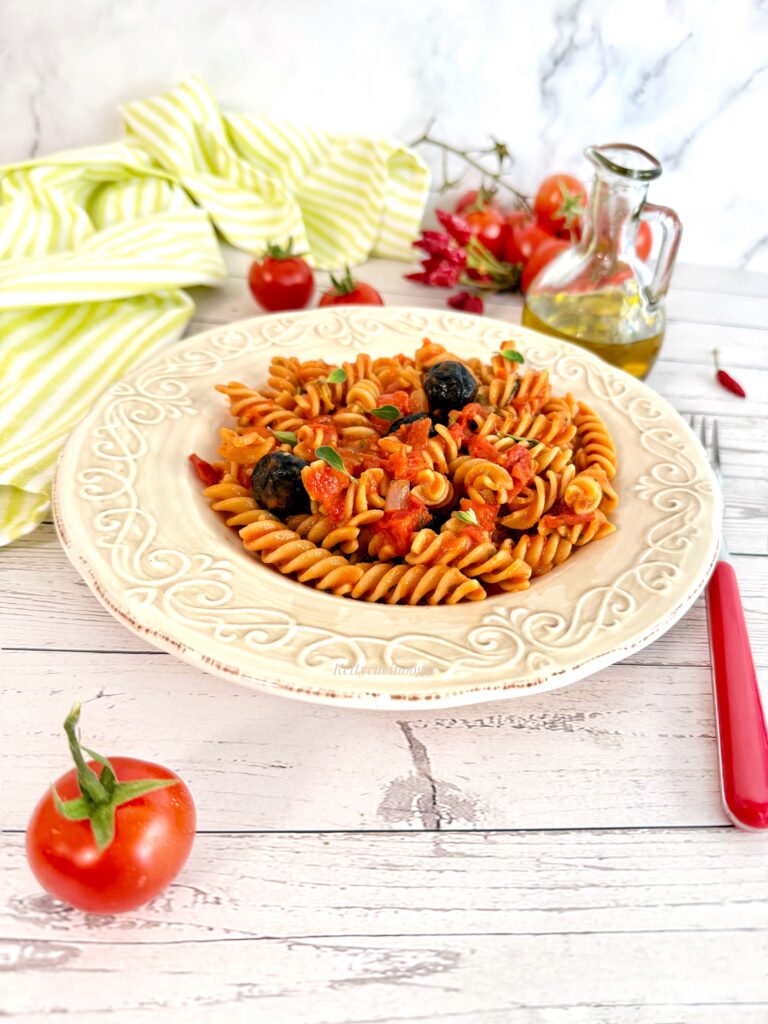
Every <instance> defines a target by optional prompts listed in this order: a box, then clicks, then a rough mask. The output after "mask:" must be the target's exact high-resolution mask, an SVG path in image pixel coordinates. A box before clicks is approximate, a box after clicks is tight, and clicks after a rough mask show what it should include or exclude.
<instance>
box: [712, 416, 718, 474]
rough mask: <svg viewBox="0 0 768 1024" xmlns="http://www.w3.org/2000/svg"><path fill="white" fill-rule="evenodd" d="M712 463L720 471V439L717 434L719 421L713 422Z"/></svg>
mask: <svg viewBox="0 0 768 1024" xmlns="http://www.w3.org/2000/svg"><path fill="white" fill-rule="evenodd" d="M712 461H713V462H714V464H715V467H716V468H717V469H720V437H719V435H718V432H717V419H715V420H713V421H712Z"/></svg>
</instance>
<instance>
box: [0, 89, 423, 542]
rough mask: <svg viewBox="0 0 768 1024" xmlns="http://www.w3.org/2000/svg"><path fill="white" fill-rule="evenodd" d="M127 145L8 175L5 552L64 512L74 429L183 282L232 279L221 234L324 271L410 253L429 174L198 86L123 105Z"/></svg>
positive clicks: (0, 246) (1, 196)
mask: <svg viewBox="0 0 768 1024" xmlns="http://www.w3.org/2000/svg"><path fill="white" fill-rule="evenodd" d="M122 115H123V121H124V125H125V129H126V137H125V138H124V139H123V140H122V141H120V142H117V143H114V144H111V145H104V146H93V147H89V148H86V149H80V150H73V151H69V152H65V153H60V154H57V155H55V156H51V157H43V158H41V159H38V160H32V161H27V162H25V163H21V164H15V165H12V166H8V167H5V168H0V388H1V391H2V402H0V544H7V543H9V542H10V541H12V540H14V539H15V538H17V537H20V536H22V535H23V534H26V533H29V532H30V531H31V530H33V529H34V528H35V526H36V525H37V524H38V523H39V522H40V521H41V520H42V519H43V518H44V516H45V513H46V512H47V510H48V508H49V504H50V502H49V495H50V484H51V477H52V473H53V464H54V462H55V460H56V457H57V455H58V452H59V450H60V448H61V445H62V443H63V441H64V439H65V438H66V436H67V434H68V433H69V432H70V431H71V430H72V428H73V427H74V426H75V425H76V424H77V422H78V421H79V420H80V419H81V418H82V416H83V415H84V414H85V413H86V412H87V411H88V409H89V408H90V407H91V406H92V404H93V402H94V400H95V399H96V397H97V396H98V395H99V394H100V393H101V392H102V391H103V390H104V389H105V388H106V387H108V386H109V385H110V384H111V383H113V382H114V381H115V380H117V379H119V378H120V377H121V376H123V375H124V373H125V372H126V371H127V370H128V369H129V367H131V366H132V365H134V364H135V363H136V362H138V361H139V360H141V359H142V358H144V357H146V356H147V355H148V354H150V353H151V352H152V351H153V350H155V349H156V348H157V347H159V346H160V345H162V344H166V343H168V342H170V341H173V340H176V339H177V338H178V337H180V336H181V334H182V333H183V331H184V328H185V326H186V324H187V323H188V321H189V320H190V318H191V316H192V314H193V312H194V305H193V303H192V300H191V299H190V298H189V296H188V295H186V294H185V292H184V291H182V290H181V289H182V288H185V287H190V286H193V285H212V286H215V285H218V284H220V283H221V282H222V281H223V280H224V278H225V276H226V271H225V268H224V264H223V261H222V257H221V252H220V249H219V245H218V242H217V239H216V233H215V230H214V229H216V231H218V232H219V234H220V235H221V236H222V237H223V238H225V239H226V240H227V241H228V242H230V243H231V244H232V245H234V246H236V247H238V248H240V249H244V250H245V251H246V252H250V253H253V254H257V253H259V252H261V251H263V249H264V248H265V246H266V243H267V242H269V241H273V242H279V243H283V244H285V243H287V242H288V240H289V238H292V239H293V242H294V245H295V246H296V247H297V248H298V249H300V250H301V251H305V252H307V253H308V258H309V259H310V261H311V262H313V263H314V264H315V265H316V266H319V267H325V268H329V269H336V268H340V267H343V266H344V265H345V264H350V265H354V264H357V263H361V262H363V261H364V260H365V259H367V258H368V257H369V256H381V257H388V258H392V259H398V258H400V259H407V258H409V256H410V253H411V242H412V241H413V239H414V237H415V236H416V234H417V233H418V230H419V225H420V222H421V216H422V213H423V208H424V203H425V200H426V195H427V189H428V187H429V177H428V172H427V169H426V167H425V165H424V164H423V162H422V161H421V160H420V159H419V157H417V156H416V155H415V154H414V153H412V152H410V151H409V150H408V149H406V148H404V147H403V146H401V145H399V144H398V143H396V142H393V141H390V140H386V139H370V138H363V137H359V136H351V135H338V134H336V135H334V134H331V133H325V132H316V131H310V130H308V129H305V128H297V127H295V126H291V125H286V124H284V123H282V122H276V121H272V120H270V119H268V118H262V117H253V116H250V115H246V114H232V115H223V114H222V113H221V111H220V110H219V108H218V105H217V103H216V101H215V99H214V98H213V96H212V95H211V93H210V92H209V90H208V89H207V88H206V86H205V85H204V84H203V83H202V82H201V81H200V80H199V79H197V78H191V79H189V80H187V81H185V82H183V83H182V84H181V85H180V86H178V88H176V89H174V90H172V91H170V92H168V93H166V94H164V95H162V96H158V97H155V98H153V99H149V100H141V101H137V102H135V103H129V104H127V105H126V106H125V107H123V108H122Z"/></svg>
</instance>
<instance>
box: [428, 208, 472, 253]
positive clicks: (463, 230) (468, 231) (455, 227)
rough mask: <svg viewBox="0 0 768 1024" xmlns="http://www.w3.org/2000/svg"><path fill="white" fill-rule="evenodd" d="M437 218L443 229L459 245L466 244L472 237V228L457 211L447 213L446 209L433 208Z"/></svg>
mask: <svg viewBox="0 0 768 1024" xmlns="http://www.w3.org/2000/svg"><path fill="white" fill-rule="evenodd" d="M435 213H436V214H437V219H438V220H439V221H440V223H441V224H442V225H443V227H444V228H445V230H446V231H447V232H448V234H449V235H450V236H451V238H454V239H455V240H456V241H457V242H458V243H459V245H466V244H467V242H468V241H469V240H470V238H471V237H472V228H471V227H470V226H469V221H467V220H466V218H464V217H462V216H461V215H460V214H457V213H448V211H447V210H435Z"/></svg>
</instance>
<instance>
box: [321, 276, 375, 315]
mask: <svg viewBox="0 0 768 1024" xmlns="http://www.w3.org/2000/svg"><path fill="white" fill-rule="evenodd" d="M331 285H332V287H331V288H329V289H328V291H326V292H323V294H322V296H321V298H320V303H319V305H321V306H383V305H384V299H382V297H381V296H380V295H379V293H378V292H377V291H376V289H375V288H373V287H372V286H371V285H369V284H366V283H365V281H356V280H355V279H354V278H353V277H352V273H351V271H350V269H349V267H347V268H346V269H345V271H344V276H343V277H339V278H336V277H334V276H333V274H331Z"/></svg>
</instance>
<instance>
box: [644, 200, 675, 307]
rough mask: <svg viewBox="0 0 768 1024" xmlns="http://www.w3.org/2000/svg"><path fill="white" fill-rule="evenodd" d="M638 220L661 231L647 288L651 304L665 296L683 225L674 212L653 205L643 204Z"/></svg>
mask: <svg viewBox="0 0 768 1024" xmlns="http://www.w3.org/2000/svg"><path fill="white" fill-rule="evenodd" d="M640 220H644V221H646V222H647V223H648V224H660V225H661V230H662V236H661V248H660V249H659V255H658V259H657V260H656V269H655V270H654V272H653V280H652V281H651V283H650V285H649V286H648V294H649V296H650V299H651V302H654V303H655V302H659V301H660V300H661V299H663V298H664V296H665V295H666V294H667V289H668V288H669V282H670V279H671V277H672V270H673V268H674V266H675V260H676V259H677V250H678V249H679V248H680V236H681V235H682V233H683V225H682V224H681V223H680V218H679V217H678V216H677V214H676V213H675V211H674V210H670V209H669V207H668V206H654V205H653V203H644V204H643V207H642V209H641V210H640Z"/></svg>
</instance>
